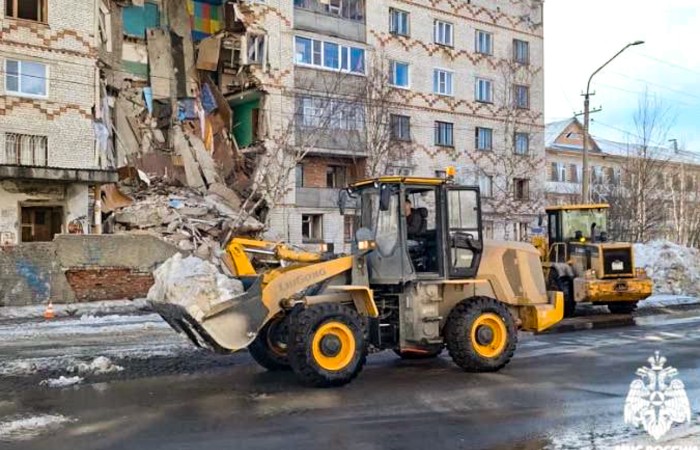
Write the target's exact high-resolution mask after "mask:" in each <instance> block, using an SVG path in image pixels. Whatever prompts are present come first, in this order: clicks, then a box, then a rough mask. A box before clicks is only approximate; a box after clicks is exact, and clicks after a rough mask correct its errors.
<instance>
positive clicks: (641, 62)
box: [544, 0, 700, 152]
mask: <svg viewBox="0 0 700 450" xmlns="http://www.w3.org/2000/svg"><path fill="white" fill-rule="evenodd" d="M635 40H643V41H646V43H645V44H644V45H641V46H637V47H631V48H629V49H628V50H627V51H626V52H624V53H623V54H622V55H620V56H619V57H618V58H617V59H615V61H613V62H612V63H610V64H609V65H608V66H607V67H606V68H605V69H603V71H601V72H600V73H599V74H597V75H596V76H595V77H594V78H593V82H592V84H591V90H592V91H595V92H596V95H595V96H593V97H592V98H591V107H592V108H593V107H598V106H602V107H603V111H602V112H599V113H596V114H593V115H592V116H591V117H592V119H593V122H592V125H591V132H592V133H593V135H594V136H599V137H604V138H608V139H613V140H620V141H629V140H630V139H632V138H629V137H627V136H626V135H625V132H627V133H634V132H635V126H634V122H633V116H634V113H635V111H636V109H637V104H638V100H639V96H640V94H641V93H643V92H644V90H645V88H647V89H648V92H649V93H650V94H651V95H655V96H656V97H657V98H658V99H659V100H660V101H662V102H663V103H664V105H665V106H666V107H669V108H670V110H671V114H672V115H673V116H674V117H675V121H674V122H675V123H674V126H673V129H672V131H671V132H670V135H669V138H676V139H678V141H679V143H681V144H682V145H683V146H684V147H685V148H686V149H688V150H694V151H697V152H700V0H653V1H652V0H587V1H572V0H546V1H545V40H544V42H545V119H546V122H551V121H554V120H559V119H565V118H569V117H571V116H572V113H573V112H579V111H582V110H583V97H581V93H582V92H583V91H584V90H585V89H586V82H587V81H588V77H589V76H590V75H591V73H593V71H594V70H595V69H597V68H598V67H599V66H600V65H602V64H603V63H604V62H605V61H606V60H608V59H609V58H610V57H611V56H613V55H614V54H615V53H616V52H617V51H618V50H620V49H621V48H622V47H623V46H624V45H625V44H627V43H628V42H632V41H635ZM581 120H582V118H581ZM666 145H670V144H668V143H667V144H666Z"/></svg>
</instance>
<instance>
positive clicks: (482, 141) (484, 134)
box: [474, 127, 493, 150]
mask: <svg viewBox="0 0 700 450" xmlns="http://www.w3.org/2000/svg"><path fill="white" fill-rule="evenodd" d="M474 134H475V145H474V146H475V147H476V149H477V150H491V149H493V130H492V129H491V128H482V127H476V131H475V133H474Z"/></svg>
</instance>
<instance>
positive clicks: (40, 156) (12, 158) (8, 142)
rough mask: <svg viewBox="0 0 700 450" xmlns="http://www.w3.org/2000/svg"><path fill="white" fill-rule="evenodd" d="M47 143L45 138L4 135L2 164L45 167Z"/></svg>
mask: <svg viewBox="0 0 700 450" xmlns="http://www.w3.org/2000/svg"><path fill="white" fill-rule="evenodd" d="M47 141H48V140H47V138H46V136H35V135H31V134H17V133H7V134H6V135H5V155H4V163H5V164H13V165H22V166H47V165H48V142H47Z"/></svg>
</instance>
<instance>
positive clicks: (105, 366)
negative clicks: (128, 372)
mask: <svg viewBox="0 0 700 450" xmlns="http://www.w3.org/2000/svg"><path fill="white" fill-rule="evenodd" d="M122 370H124V368H123V367H122V366H118V365H116V364H114V363H113V362H112V360H111V359H109V358H107V357H105V356H98V357H97V358H95V359H93V360H92V361H91V362H89V363H84V362H81V363H80V364H78V365H77V366H75V367H74V368H73V370H72V371H73V372H78V373H80V374H83V375H86V374H90V375H102V374H105V373H114V372H121V371H122Z"/></svg>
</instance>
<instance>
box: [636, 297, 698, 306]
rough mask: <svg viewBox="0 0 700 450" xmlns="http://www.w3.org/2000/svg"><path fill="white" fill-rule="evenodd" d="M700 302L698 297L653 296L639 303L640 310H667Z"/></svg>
mask: <svg viewBox="0 0 700 450" xmlns="http://www.w3.org/2000/svg"><path fill="white" fill-rule="evenodd" d="M698 302H700V299H698V298H697V297H689V296H687V295H665V294H659V295H652V296H651V297H649V298H647V299H646V300H644V301H643V302H640V303H639V308H665V307H669V306H681V305H692V304H696V303H698Z"/></svg>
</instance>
